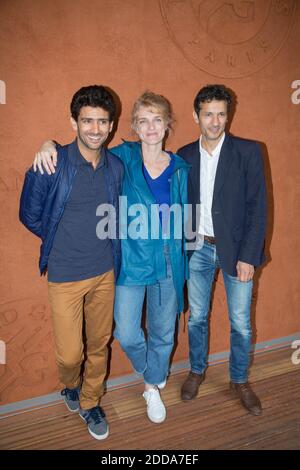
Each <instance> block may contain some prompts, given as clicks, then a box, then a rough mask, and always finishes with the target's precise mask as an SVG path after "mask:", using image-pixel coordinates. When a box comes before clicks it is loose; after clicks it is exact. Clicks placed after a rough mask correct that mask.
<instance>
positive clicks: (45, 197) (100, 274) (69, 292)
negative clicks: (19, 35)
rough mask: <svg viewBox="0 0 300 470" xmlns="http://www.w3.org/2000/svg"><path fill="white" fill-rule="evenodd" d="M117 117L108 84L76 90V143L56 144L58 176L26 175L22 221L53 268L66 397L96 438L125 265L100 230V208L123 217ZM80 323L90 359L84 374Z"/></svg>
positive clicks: (100, 432) (102, 429) (103, 426)
mask: <svg viewBox="0 0 300 470" xmlns="http://www.w3.org/2000/svg"><path fill="white" fill-rule="evenodd" d="M115 114H116V106H115V103H114V100H113V97H112V95H111V94H110V93H109V92H108V90H106V89H105V88H104V87H103V86H97V85H94V86H89V87H84V88H81V89H80V90H79V91H77V92H76V93H75V95H74V96H73V99H72V102H71V115H72V117H71V124H72V127H73V129H74V130H75V131H76V133H77V138H76V140H75V141H74V142H72V143H71V144H69V145H66V146H64V147H60V146H59V148H58V156H59V158H58V163H57V168H56V172H55V173H54V174H50V175H49V174H45V175H42V174H40V173H39V172H37V173H35V172H34V171H33V169H30V170H29V171H28V172H27V173H26V177H25V182H24V186H23V191H22V196H21V203H20V220H21V222H22V223H23V224H24V225H25V226H26V227H27V228H28V229H29V230H30V231H31V232H33V233H34V234H35V235H37V236H38V237H40V238H41V240H42V246H41V256H40V271H41V273H45V272H46V271H48V287H49V300H50V305H51V311H52V317H53V326H54V339H55V347H56V361H57V365H58V370H59V376H60V380H61V382H62V383H63V384H64V385H65V389H64V390H63V391H62V395H63V397H64V400H65V403H66V405H67V407H68V409H69V410H70V411H72V412H77V411H79V414H80V416H81V417H82V418H83V419H84V420H85V421H86V423H87V425H88V430H89V432H90V434H91V435H92V436H93V437H94V438H96V439H105V438H106V437H107V436H108V425H107V422H106V419H105V414H104V412H103V410H102V408H101V407H100V406H99V403H100V398H101V396H102V394H103V381H104V378H105V375H106V369H107V343H108V341H109V339H110V337H111V332H112V321H113V304H114V284H115V282H114V281H115V276H117V275H118V271H119V265H120V246H119V241H118V239H114V240H112V239H109V238H108V237H104V236H100V237H98V236H97V233H96V231H97V230H96V229H97V225H98V223H99V216H97V214H99V207H108V206H107V205H108V204H109V205H110V206H109V207H112V208H113V209H114V211H115V214H114V215H115V217H116V221H117V220H118V197H119V194H120V192H121V187H122V180H123V172H124V170H123V164H122V163H121V161H120V160H119V159H118V158H117V157H115V156H114V155H113V154H111V153H110V152H109V151H108V150H107V149H105V148H104V147H103V144H104V142H105V141H106V139H107V137H108V135H109V133H110V132H111V131H112V127H113V121H114V118H115ZM101 205H105V206H101ZM97 209H98V211H97ZM102 213H103V212H102ZM103 220H104V219H102V223H103ZM98 235H99V234H98ZM83 325H84V330H85V336H86V361H85V364H84V372H83V375H82V376H81V368H82V363H83V360H84V352H83V351H84V341H83V334H82V331H83Z"/></svg>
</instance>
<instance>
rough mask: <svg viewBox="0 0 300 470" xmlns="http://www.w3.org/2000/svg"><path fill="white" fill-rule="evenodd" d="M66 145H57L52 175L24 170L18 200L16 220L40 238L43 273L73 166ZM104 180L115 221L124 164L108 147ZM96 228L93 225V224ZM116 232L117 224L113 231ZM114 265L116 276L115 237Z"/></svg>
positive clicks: (117, 250) (118, 257)
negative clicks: (18, 217)
mask: <svg viewBox="0 0 300 470" xmlns="http://www.w3.org/2000/svg"><path fill="white" fill-rule="evenodd" d="M68 148H69V145H65V146H63V147H61V146H59V147H57V150H58V158H57V167H56V171H55V173H54V174H52V175H48V174H44V175H41V174H40V172H39V171H37V172H36V173H34V171H33V169H32V168H31V169H30V170H28V171H27V173H26V175H25V181H24V185H23V190H22V195H21V201H20V212H19V216H20V221H21V222H22V223H23V224H24V225H25V227H26V228H28V230H30V231H31V232H32V233H34V234H35V235H37V236H38V237H40V238H41V240H42V245H41V250H40V260H39V266H40V272H41V274H45V272H46V270H47V264H48V258H49V254H50V251H51V248H52V245H53V240H54V237H55V233H56V230H57V226H58V223H59V221H60V219H61V217H62V215H63V212H64V208H65V205H66V202H67V200H68V197H69V195H70V192H71V189H72V186H73V182H74V177H75V175H76V172H77V168H76V166H75V165H73V164H72V162H71V161H70V158H68ZM105 151H106V152H107V156H108V158H107V167H105V181H106V186H107V195H108V203H109V204H111V205H113V206H114V207H115V209H116V222H117V224H118V221H119V194H120V193H121V190H122V182H123V175H124V168H123V164H122V162H121V161H120V160H119V159H118V158H117V157H116V156H115V155H113V154H112V153H110V152H109V151H108V150H105ZM95 230H96V227H95ZM118 232H119V228H118V225H117V227H116V233H118ZM112 244H113V255H114V268H115V276H116V278H117V277H118V275H119V271H120V263H121V248H120V241H119V240H118V239H116V240H112Z"/></svg>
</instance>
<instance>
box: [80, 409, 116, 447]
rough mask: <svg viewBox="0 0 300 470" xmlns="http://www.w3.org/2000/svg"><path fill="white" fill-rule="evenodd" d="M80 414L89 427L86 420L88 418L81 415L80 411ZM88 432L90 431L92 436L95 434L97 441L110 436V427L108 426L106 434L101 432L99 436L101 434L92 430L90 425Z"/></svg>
mask: <svg viewBox="0 0 300 470" xmlns="http://www.w3.org/2000/svg"><path fill="white" fill-rule="evenodd" d="M79 416H80V418H81V419H82V420H83V421H84V422H85V424H86V425H87V427H88V424H87V422H86V419H85V418H84V417H83V416H81V414H80V413H79ZM88 432H89V433H90V435H91V436H93V438H94V439H97V441H102V440H103V439H106V438H107V437H108V435H109V427H108V426H107V431H106V433H105V434H101V435H100V436H99V434H95V433H93V431H91V430H90V428H89V427H88Z"/></svg>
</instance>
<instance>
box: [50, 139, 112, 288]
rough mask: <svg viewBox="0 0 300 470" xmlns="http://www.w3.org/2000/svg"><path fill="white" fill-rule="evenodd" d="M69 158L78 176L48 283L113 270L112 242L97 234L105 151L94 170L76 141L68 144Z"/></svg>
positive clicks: (103, 190)
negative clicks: (97, 211) (97, 210)
mask: <svg viewBox="0 0 300 470" xmlns="http://www.w3.org/2000/svg"><path fill="white" fill-rule="evenodd" d="M68 158H70V159H71V161H72V163H73V164H74V165H76V167H77V173H76V175H75V178H74V181H73V186H72V189H71V192H70V195H69V198H68V200H67V202H66V205H65V209H64V213H63V215H62V217H61V219H60V222H59V224H58V228H57V231H56V234H55V237H54V241H53V246H52V249H51V252H50V255H49V261H48V280H49V281H50V282H71V281H79V280H83V279H89V278H91V277H95V276H99V275H100V274H104V273H105V272H107V271H110V270H112V269H113V251H112V243H111V240H110V239H108V238H107V239H104V240H100V239H99V238H98V237H97V234H96V226H97V224H98V222H99V221H100V220H101V218H100V217H99V216H96V209H97V207H98V206H99V204H103V203H108V195H107V190H106V184H105V174H104V169H105V165H107V161H106V159H107V158H108V157H107V155H106V150H105V149H102V151H101V158H100V160H99V163H98V165H97V167H96V169H95V170H94V168H93V166H92V164H91V163H89V162H87V161H86V160H85V159H84V158H83V156H82V155H81V153H80V151H79V148H78V145H77V142H76V141H74V142H73V143H72V144H70V147H69V149H68Z"/></svg>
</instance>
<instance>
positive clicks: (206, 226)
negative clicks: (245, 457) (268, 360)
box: [177, 85, 266, 415]
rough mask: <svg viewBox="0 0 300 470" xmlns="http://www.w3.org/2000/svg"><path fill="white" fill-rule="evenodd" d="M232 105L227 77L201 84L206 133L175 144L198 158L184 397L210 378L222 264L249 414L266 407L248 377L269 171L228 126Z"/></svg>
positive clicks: (253, 146) (199, 115)
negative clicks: (213, 306)
mask: <svg viewBox="0 0 300 470" xmlns="http://www.w3.org/2000/svg"><path fill="white" fill-rule="evenodd" d="M231 105H232V95H231V93H230V91H229V90H228V89H227V88H225V87H224V86H223V85H208V86H206V87H204V88H202V89H201V90H200V91H199V93H198V94H197V96H196V98H195V100H194V113H193V117H194V120H195V122H196V124H197V125H199V127H200V131H201V136H200V139H197V141H196V142H193V143H191V144H188V145H186V146H184V147H182V148H180V149H179V150H178V152H177V153H178V154H179V155H180V156H181V157H183V158H184V159H185V160H186V161H187V162H188V163H189V164H190V165H192V169H191V171H190V173H189V204H192V231H193V232H194V234H196V239H195V240H193V242H194V243H193V249H192V250H190V251H189V257H190V261H189V267H190V279H189V281H188V296H189V304H190V317H189V323H188V331H189V348H190V364H191V371H190V372H189V374H188V377H187V379H186V380H185V382H184V384H183V386H182V390H181V398H182V400H183V401H188V400H191V399H193V398H195V397H196V396H197V393H198V389H199V386H200V384H201V382H202V381H203V379H204V373H205V369H206V367H207V350H208V314H209V309H210V301H211V290H212V284H213V281H214V276H215V271H216V269H218V268H220V269H221V270H222V274H223V278H224V284H225V289H226V295H227V303H228V310H229V320H230V326H231V333H230V365H229V370H230V390H231V392H232V394H233V395H234V396H236V397H237V398H239V399H240V401H241V404H242V405H243V406H244V407H245V408H246V409H247V410H248V411H249V412H250V413H251V414H254V415H260V414H261V413H262V407H261V403H260V400H259V399H258V397H257V396H256V395H255V393H254V392H253V390H252V389H251V387H250V385H249V383H248V381H247V380H248V368H249V353H250V347H251V324H250V307H251V296H252V285H253V280H252V279H253V275H254V270H255V267H257V266H259V265H260V264H262V263H263V261H264V259H265V258H264V253H263V249H264V237H265V228H266V190H265V179H264V170H263V160H262V156H261V150H260V147H259V145H258V144H257V143H256V142H253V141H249V140H244V139H240V138H237V137H233V136H231V135H228V134H226V133H225V126H226V123H227V120H228V115H229V112H230V107H231Z"/></svg>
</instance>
